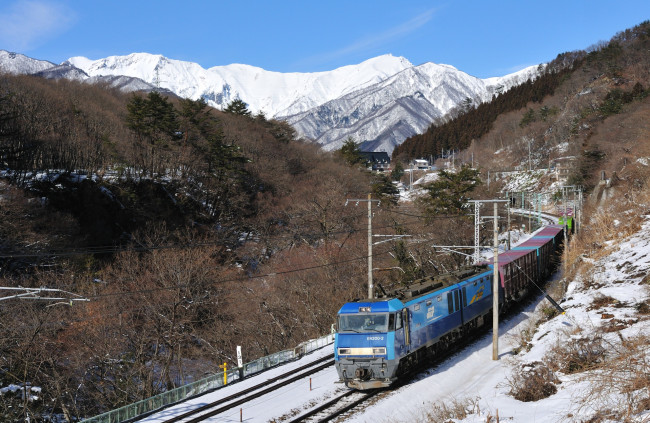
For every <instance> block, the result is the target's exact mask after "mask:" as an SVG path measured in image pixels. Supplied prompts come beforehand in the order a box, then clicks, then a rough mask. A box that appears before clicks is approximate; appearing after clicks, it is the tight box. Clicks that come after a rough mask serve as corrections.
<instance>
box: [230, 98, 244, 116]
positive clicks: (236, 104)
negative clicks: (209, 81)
mask: <svg viewBox="0 0 650 423" xmlns="http://www.w3.org/2000/svg"><path fill="white" fill-rule="evenodd" d="M224 112H226V113H231V114H233V115H240V116H251V112H250V110H248V104H246V103H244V101H243V100H241V99H239V98H236V99H234V100H233V101H231V102H230V104H228V107H226V108H225V109H224Z"/></svg>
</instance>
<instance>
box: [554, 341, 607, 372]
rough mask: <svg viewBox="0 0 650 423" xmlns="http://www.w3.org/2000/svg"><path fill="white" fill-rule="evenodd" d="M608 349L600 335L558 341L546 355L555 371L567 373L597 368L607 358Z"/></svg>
mask: <svg viewBox="0 0 650 423" xmlns="http://www.w3.org/2000/svg"><path fill="white" fill-rule="evenodd" d="M605 354H606V349H605V346H604V345H603V339H602V338H601V336H600V335H595V336H593V337H587V338H579V339H572V340H570V342H566V341H564V342H561V343H558V344H557V345H556V346H555V347H553V349H551V351H550V352H549V353H548V354H547V356H546V359H547V360H546V362H548V363H549V365H550V366H551V368H552V369H553V370H554V371H561V372H564V373H567V374H572V373H579V372H583V371H586V370H591V369H593V368H595V367H596V366H597V365H598V364H599V363H601V362H602V361H603V360H604V359H605Z"/></svg>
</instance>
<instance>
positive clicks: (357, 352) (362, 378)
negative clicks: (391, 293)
mask: <svg viewBox="0 0 650 423" xmlns="http://www.w3.org/2000/svg"><path fill="white" fill-rule="evenodd" d="M401 309H402V303H401V302H400V301H399V300H390V301H376V302H357V303H348V304H345V305H344V306H343V307H342V308H341V310H340V311H339V313H338V330H337V333H336V335H335V340H334V359H335V361H336V370H337V372H338V374H339V377H340V379H341V381H343V382H344V383H345V384H346V386H348V387H351V388H356V389H371V388H381V387H386V386H388V385H390V383H391V382H392V381H393V380H394V379H395V377H396V367H397V362H398V360H396V357H395V345H396V339H397V344H399V343H400V342H401V341H400V339H402V340H403V338H404V329H403V325H402V312H401ZM396 335H397V336H396ZM402 344H403V342H402ZM400 350H403V347H402V348H401V349H400Z"/></svg>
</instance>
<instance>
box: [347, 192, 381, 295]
mask: <svg viewBox="0 0 650 423" xmlns="http://www.w3.org/2000/svg"><path fill="white" fill-rule="evenodd" d="M350 201H356V203H357V205H359V203H360V202H362V201H367V202H368V298H369V299H372V298H374V297H375V293H374V290H375V287H374V284H373V282H372V202H373V201H376V202H377V203H381V202H380V201H379V200H373V199H372V194H370V193H369V194H368V199H367V200H365V199H348V200H346V201H345V205H346V206H347V205H348V202H350Z"/></svg>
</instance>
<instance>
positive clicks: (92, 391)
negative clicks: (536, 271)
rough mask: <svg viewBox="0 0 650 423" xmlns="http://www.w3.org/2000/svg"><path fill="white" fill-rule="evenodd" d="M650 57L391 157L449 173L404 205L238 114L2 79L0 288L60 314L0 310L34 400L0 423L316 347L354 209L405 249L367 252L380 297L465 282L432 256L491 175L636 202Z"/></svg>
mask: <svg viewBox="0 0 650 423" xmlns="http://www.w3.org/2000/svg"><path fill="white" fill-rule="evenodd" d="M649 48H650V23H648V22H646V23H644V24H641V25H639V26H638V27H635V28H633V29H630V30H627V31H624V32H622V33H620V34H618V35H617V36H616V37H614V38H613V39H612V40H611V41H609V42H607V43H603V44H599V45H596V46H593V48H591V49H589V50H587V51H578V52H571V53H563V54H561V55H559V56H558V58H557V59H556V60H555V61H553V62H552V63H551V64H549V66H547V67H546V70H545V71H544V73H543V75H541V76H540V78H538V79H537V80H536V81H534V82H529V83H526V84H524V85H522V86H521V87H518V88H515V89H513V90H511V91H508V92H507V93H503V94H500V95H498V96H496V97H495V98H494V99H493V101H492V102H490V103H486V104H482V105H478V106H477V107H475V108H470V109H467V110H459V111H458V114H457V116H456V117H455V118H454V119H451V120H450V121H449V122H447V123H445V124H443V125H438V126H432V127H430V128H429V130H428V131H427V132H426V133H425V134H422V135H419V136H415V137H412V138H410V139H408V140H406V141H405V143H404V144H403V145H402V146H400V148H399V149H397V150H396V152H395V154H394V155H393V163H394V168H397V169H398V168H399V167H406V162H405V160H406V159H408V158H410V157H416V156H419V155H425V154H426V155H428V154H436V152H437V151H439V150H440V149H446V148H455V149H460V150H462V151H461V152H460V153H459V154H458V160H459V162H464V164H465V165H464V166H463V165H462V164H461V165H460V169H461V172H457V173H456V172H442V173H441V176H442V178H443V180H442V182H438V183H432V184H430V185H427V186H424V187H423V195H422V198H421V199H420V200H418V201H414V202H398V201H397V197H396V190H395V187H394V184H393V183H392V182H393V181H392V179H399V178H400V177H401V178H402V179H405V178H407V177H406V176H404V175H402V174H401V172H393V173H392V174H391V175H388V174H381V173H373V172H369V171H368V170H367V169H366V168H365V166H363V163H362V162H360V161H359V160H358V157H356V156H355V149H354V148H351V149H350V148H347V147H350V146H346V149H345V151H339V152H331V153H330V152H324V151H322V150H320V149H319V148H318V146H317V145H315V144H314V143H312V142H310V141H309V140H304V139H300V138H299V137H298V135H297V134H296V132H295V130H294V129H293V128H292V127H290V126H289V125H288V124H286V123H285V122H282V121H277V120H274V119H267V118H266V117H265V116H264V115H263V114H257V115H253V114H252V113H251V112H250V111H248V109H247V108H246V105H245V104H244V103H243V102H239V101H235V102H233V103H231V105H230V106H229V107H228V108H227V109H225V110H224V111H217V110H214V109H212V108H210V107H208V106H207V105H206V104H205V102H203V101H201V100H189V99H181V98H176V97H169V96H166V95H164V94H163V93H159V92H156V91H152V92H149V93H134V94H124V93H122V92H119V91H117V90H114V89H111V88H109V87H107V86H101V85H87V84H84V83H79V82H74V81H66V80H56V81H54V80H46V79H41V78H37V77H32V76H12V75H0V176H1V178H0V287H4V288H20V287H22V288H39V287H47V288H48V289H58V290H60V291H58V292H59V293H60V295H64V294H65V295H67V297H66V298H64V299H62V300H57V301H47V300H44V299H43V300H40V301H33V300H32V301H29V300H20V299H17V298H12V299H8V300H4V301H2V302H0V386H17V387H20V389H23V390H28V389H31V388H32V387H34V388H37V389H38V390H37V392H38V396H37V397H38V399H36V400H31V399H30V397H29V396H27V395H26V396H21V395H20V393H18V394H15V395H2V396H0V416H1V419H3V420H5V421H25V419H30V421H41V420H48V419H50V420H51V419H52V418H54V416H59V418H62V419H65V420H67V421H73V420H76V419H79V418H82V417H90V416H93V415H96V414H99V413H102V412H104V411H107V410H110V409H114V408H117V407H120V406H122V405H126V404H130V403H133V402H135V401H138V400H141V399H144V398H148V397H150V396H152V395H154V394H157V393H159V392H163V391H165V390H168V389H171V388H174V387H176V386H179V385H182V384H185V383H188V382H191V381H194V380H196V379H199V378H201V377H203V376H204V375H206V374H211V373H214V372H218V371H219V368H218V366H219V365H220V364H222V363H224V362H228V363H230V364H233V363H235V362H236V361H235V352H236V347H237V346H238V345H241V346H242V350H243V355H244V357H243V359H244V361H251V360H253V359H255V358H258V357H260V356H263V355H267V354H269V353H272V352H275V351H279V350H283V349H287V348H293V347H295V346H296V345H298V344H299V343H300V342H303V341H305V340H308V339H312V338H316V337H319V336H322V335H324V334H326V333H329V332H330V330H331V325H332V323H333V322H334V317H335V315H336V312H337V310H338V309H339V307H340V305H341V304H343V303H344V302H346V301H349V300H352V299H355V298H362V297H365V296H366V292H367V286H366V281H367V270H368V269H367V203H364V202H363V200H364V199H367V196H368V194H372V198H373V199H376V200H380V203H376V204H375V203H373V206H372V207H373V213H374V214H373V231H374V232H373V233H376V234H382V235H409V237H407V238H403V239H401V240H395V241H392V242H387V243H382V244H381V245H378V246H377V247H376V249H375V250H373V262H374V266H373V267H375V268H376V271H375V272H374V275H373V276H374V281H375V284H376V285H379V284H381V285H382V286H383V287H385V288H386V289H390V287H391V286H394V285H397V284H404V283H409V282H410V281H412V280H414V279H417V278H419V277H422V276H425V275H431V274H435V273H438V272H443V271H445V270H451V269H454V268H457V267H459V266H461V265H463V264H464V263H465V258H464V257H463V256H461V255H449V254H448V253H442V252H441V251H440V250H438V249H436V248H435V245H436V244H438V245H453V244H456V245H469V244H471V243H473V234H474V231H473V226H472V218H471V217H469V216H468V215H467V214H468V213H467V208H466V206H464V204H466V200H468V199H470V198H471V199H480V198H495V197H498V196H499V195H501V194H500V191H499V190H500V186H499V184H498V183H495V182H494V181H493V183H492V184H491V185H489V186H488V185H487V184H486V183H485V182H486V177H487V175H488V172H489V171H492V172H496V171H499V170H504V169H512V168H515V167H517V166H519V167H521V166H522V163H525V162H526V159H524V158H529V162H528V163H529V164H530V163H532V164H534V166H535V167H546V166H547V165H548V162H549V161H550V160H551V159H553V158H559V157H566V156H571V157H574V158H575V160H576V165H575V166H573V169H572V174H571V179H570V182H571V183H575V184H581V185H583V186H584V187H585V188H586V189H587V193H588V192H589V190H590V188H591V187H593V186H594V185H595V183H596V181H597V180H598V176H599V174H600V172H601V171H605V172H607V173H608V174H612V173H613V172H617V174H618V175H619V176H620V181H621V182H620V183H621V184H624V183H628V184H630V185H631V186H632V187H634V188H635V189H643V187H644V186H645V180H646V176H647V175H645V176H644V174H642V173H641V172H639V171H638V170H634V169H632V168H630V167H625V165H626V164H627V163H628V161H631V160H632V159H633V158H636V157H650V148H649V146H648V144H647V142H641V141H640V140H645V141H647V137H648V135H649V134H650V128H648V121H647V116H648V113H649V109H650V105H649V103H648V97H647V94H648V88H649V87H650V75H649V72H650V70H649V69H650V67H649V66H648V63H649V60H650V58H649V57H648V55H647V51H648V49H649ZM474 157H475V158H476V161H475V162H474V160H473V159H472V158H474ZM398 163H399V165H398ZM470 164H474V166H473V167H470ZM626 181H627V182H626ZM357 203H359V204H358V205H357ZM482 233H488V232H487V231H482ZM405 239H408V241H406V240H405ZM6 292H7V291H3V296H10V295H12V294H15V292H14V291H10V292H11V294H6ZM42 296H43V297H45V296H46V295H45V294H43V295H42ZM77 299H84V300H88V301H76V300H77Z"/></svg>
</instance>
